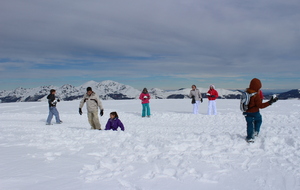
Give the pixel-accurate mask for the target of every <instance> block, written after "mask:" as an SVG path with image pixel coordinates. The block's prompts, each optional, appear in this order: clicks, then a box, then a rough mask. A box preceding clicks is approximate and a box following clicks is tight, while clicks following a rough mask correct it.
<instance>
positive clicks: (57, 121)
mask: <svg viewBox="0 0 300 190" xmlns="http://www.w3.org/2000/svg"><path fill="white" fill-rule="evenodd" d="M52 111H53V115H54V116H55V120H56V123H61V121H60V118H59V112H58V111H57V109H56V107H53V110H52Z"/></svg>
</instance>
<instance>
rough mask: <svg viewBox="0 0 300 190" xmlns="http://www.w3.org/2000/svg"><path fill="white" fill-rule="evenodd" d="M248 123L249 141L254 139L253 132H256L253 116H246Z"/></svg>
mask: <svg viewBox="0 0 300 190" xmlns="http://www.w3.org/2000/svg"><path fill="white" fill-rule="evenodd" d="M245 119H246V122H247V137H246V138H247V139H253V138H254V137H253V130H254V117H253V116H252V115H251V114H249V113H248V114H247V115H246V116H245Z"/></svg>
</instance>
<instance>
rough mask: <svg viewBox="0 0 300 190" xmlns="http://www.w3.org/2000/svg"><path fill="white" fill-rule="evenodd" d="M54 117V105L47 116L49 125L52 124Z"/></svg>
mask: <svg viewBox="0 0 300 190" xmlns="http://www.w3.org/2000/svg"><path fill="white" fill-rule="evenodd" d="M52 118H53V113H52V107H49V114H48V118H47V121H46V124H47V125H50V124H51V120H52Z"/></svg>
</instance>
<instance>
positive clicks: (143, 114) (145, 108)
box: [142, 103, 151, 117]
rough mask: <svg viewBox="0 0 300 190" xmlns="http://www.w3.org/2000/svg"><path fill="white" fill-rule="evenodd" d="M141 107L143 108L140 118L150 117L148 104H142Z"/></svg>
mask: <svg viewBox="0 0 300 190" xmlns="http://www.w3.org/2000/svg"><path fill="white" fill-rule="evenodd" d="M142 106H143V110H142V117H145V116H146V115H147V116H150V115H151V113H150V106H149V103H146V104H142Z"/></svg>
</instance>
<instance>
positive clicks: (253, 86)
mask: <svg viewBox="0 0 300 190" xmlns="http://www.w3.org/2000/svg"><path fill="white" fill-rule="evenodd" d="M261 87H262V84H261V82H260V80H259V79H257V78H254V79H252V80H251V82H250V85H249V89H251V90H254V91H255V92H258V91H259V89H261Z"/></svg>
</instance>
